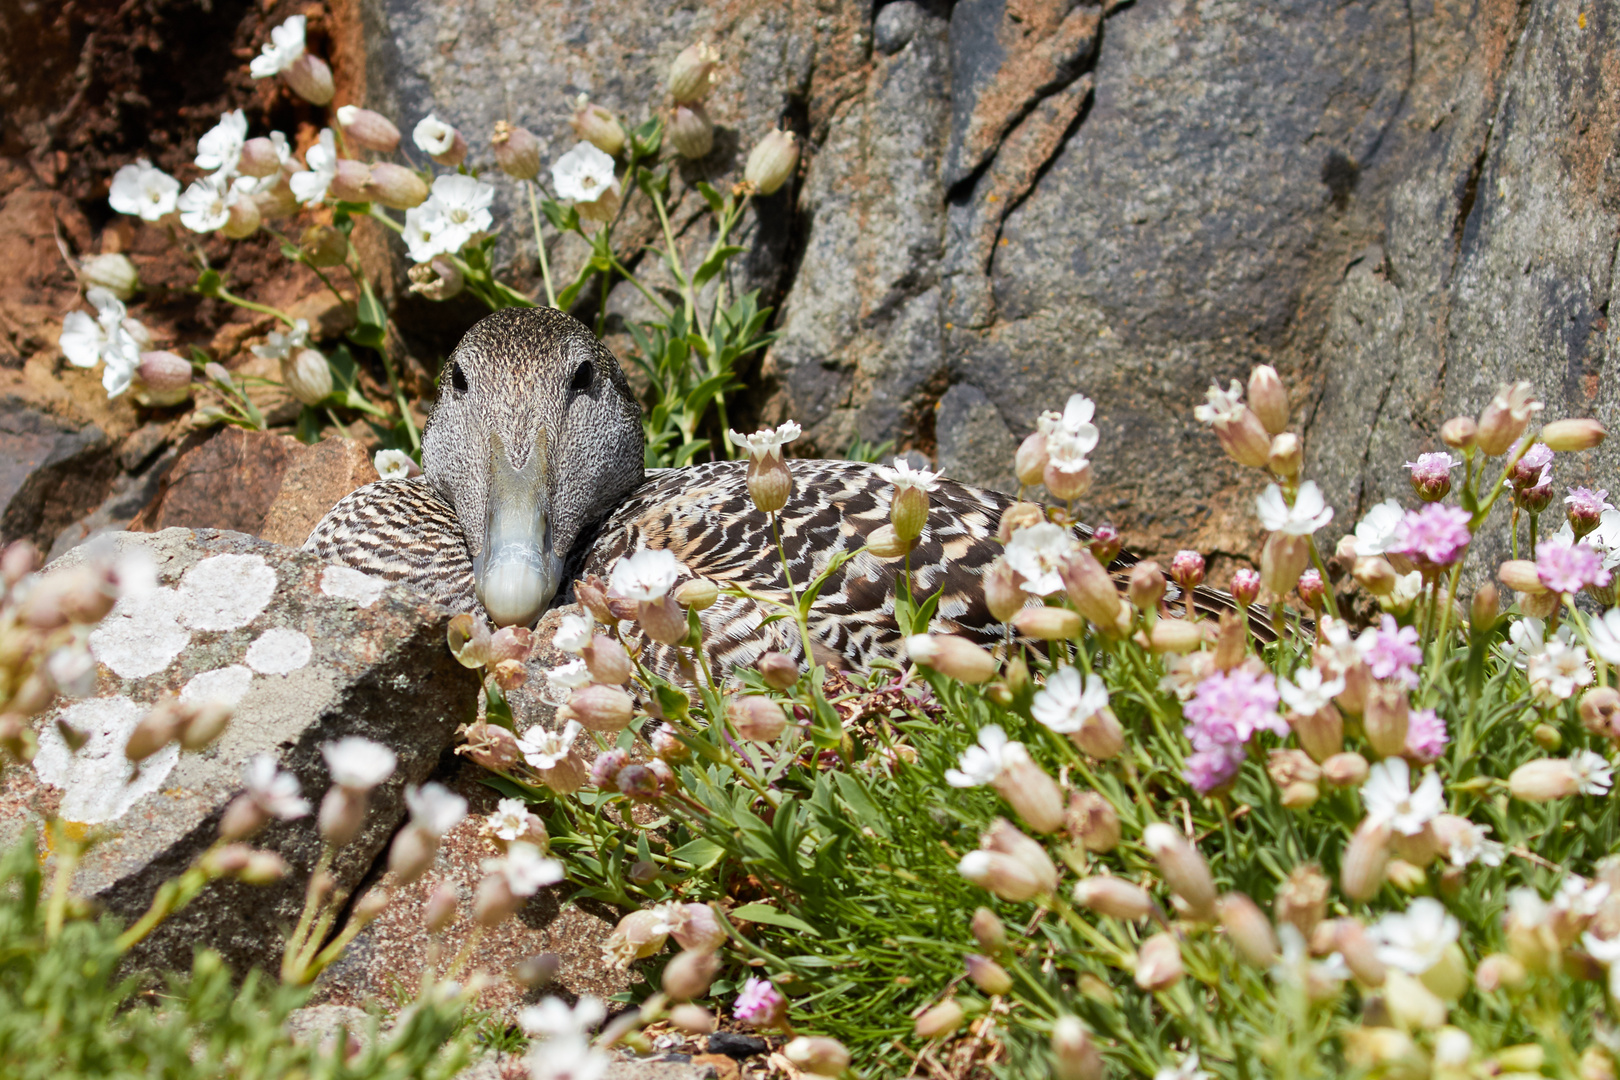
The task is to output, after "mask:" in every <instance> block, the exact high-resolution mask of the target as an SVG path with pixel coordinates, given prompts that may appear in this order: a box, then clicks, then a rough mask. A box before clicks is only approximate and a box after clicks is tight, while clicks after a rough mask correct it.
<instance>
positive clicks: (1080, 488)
mask: <svg viewBox="0 0 1620 1080" xmlns="http://www.w3.org/2000/svg"><path fill="white" fill-rule="evenodd" d="M1091 479H1092V477H1091V463H1090V462H1089V461H1088V462H1085V463H1084V464H1082V465H1081V466H1080V467H1079V468H1078V469H1072V470H1071V469H1060V468H1058V466H1057V464H1056V463H1055V462H1051V461H1048V462H1047V463H1046V471H1045V472H1043V473H1041V482H1042V483H1044V484H1045V485H1046V490H1047V491H1049V492H1051V494H1052V497H1053V498H1054V499H1057V500H1058V501H1060V502H1072V501H1074V500H1075V499H1078V498H1079V497H1080V496H1082V495H1084V494H1085V493H1086V492H1088V491H1090V490H1091Z"/></svg>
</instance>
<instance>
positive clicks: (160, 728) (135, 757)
mask: <svg viewBox="0 0 1620 1080" xmlns="http://www.w3.org/2000/svg"><path fill="white" fill-rule="evenodd" d="M179 704H180V703H179V702H178V701H176V700H175V699H173V698H168V699H165V700H164V701H161V702H159V703H158V704H157V706H155V707H154V708H153V709H152V711H151V712H149V713H147V714H146V715H145V716H144V717H142V719H141V722H140V723H138V724H136V725H135V730H134V731H131V732H130V733H129V739H128V740H127V741H126V742H125V743H124V756H125V757H126V758H128V759H129V760H130V761H135V762H140V761H145V760H146V759H147V758H149V757H151V756H152V755H153V754H155V753H157V752H158V751H159V750H161V749H163V748H164V747H165V746H168V745H169V744H170V743H172V742H174V741H175V740H176V739H178V738H179V737H180V729H181V725H182V724H183V723H184V719H185V718H184V716H183V714H182V713H181V711H180V708H179Z"/></svg>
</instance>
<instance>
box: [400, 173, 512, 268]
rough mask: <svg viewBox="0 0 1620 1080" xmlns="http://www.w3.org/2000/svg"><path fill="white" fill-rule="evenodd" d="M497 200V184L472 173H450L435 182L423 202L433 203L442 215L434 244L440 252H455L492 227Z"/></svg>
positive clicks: (439, 214) (430, 204)
mask: <svg viewBox="0 0 1620 1080" xmlns="http://www.w3.org/2000/svg"><path fill="white" fill-rule="evenodd" d="M494 201H495V188H494V186H493V185H490V184H486V183H484V182H482V181H480V180H474V179H473V178H472V177H470V176H463V175H461V174H460V173H450V174H448V175H445V176H441V177H439V178H438V179H437V180H435V181H433V194H432V195H431V196H429V198H428V201H427V202H425V203H423V204H422V205H423V206H431V207H432V213H433V214H435V215H437V217H438V218H439V227H438V228H437V229H436V230H435V231H434V243H436V244H437V245H438V247H439V251H440V253H441V254H447V255H448V254H454V253H455V252H457V251H460V250H461V249H462V248H463V247H465V246H466V245H467V243H468V241H470V240H472V238H473V237H475V236H477V235H478V234H479V233H481V232H484V231H485V230H487V229H489V228H491V227H492V226H493V225H494V224H495V219H494V217H493V216H491V214H490V212H489V207H490V204H491V203H492V202H494ZM417 209H421V207H418V208H417ZM413 258H414V256H413Z"/></svg>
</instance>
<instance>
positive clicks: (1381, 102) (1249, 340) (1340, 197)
mask: <svg viewBox="0 0 1620 1080" xmlns="http://www.w3.org/2000/svg"><path fill="white" fill-rule="evenodd" d="M362 6H363V9H364V11H365V12H366V14H367V18H368V19H370V20H371V21H370V22H369V23H368V24H367V25H368V27H371V28H372V29H377V30H379V31H380V33H379V34H378V35H377V37H376V44H374V45H372V46H370V48H369V51H368V54H367V64H368V67H367V72H366V82H367V92H368V93H369V94H371V95H372V97H373V98H374V99H375V100H377V101H379V102H382V103H383V104H384V105H387V106H393V107H397V108H399V109H400V110H401V116H400V119H401V121H402V122H403V123H406V124H409V123H414V121H415V119H416V118H417V117H418V116H419V115H421V114H425V113H426V112H427V111H428V110H429V109H438V110H440V112H441V114H442V115H444V114H448V115H450V116H452V117H453V118H454V119H455V120H456V121H457V122H459V123H462V124H463V125H465V126H466V128H467V130H468V131H469V137H470V138H471V139H472V140H473V142H474V143H475V145H476V144H477V143H478V141H479V140H480V139H482V138H483V137H485V136H486V135H487V129H488V128H489V127H490V126H491V125H492V124H493V122H494V120H495V119H496V118H499V117H505V116H508V115H509V116H510V117H511V118H512V119H514V120H518V121H520V122H524V123H527V124H529V125H530V126H531V127H534V128H535V129H536V130H537V131H538V132H539V133H540V134H541V135H542V138H543V139H544V140H546V141H547V157H548V159H549V158H550V157H552V156H555V154H557V153H559V152H560V151H561V150H562V149H564V148H566V146H567V145H569V144H570V143H571V141H572V139H571V136H570V135H569V134H568V132H567V129H566V127H564V126H563V125H562V122H561V121H562V118H563V115H564V106H563V105H560V104H555V103H556V102H558V101H560V100H562V99H564V98H565V97H566V96H567V95H569V94H574V93H577V92H581V91H584V92H589V93H590V94H591V95H592V96H593V98H595V99H596V100H599V101H601V102H602V103H603V104H606V105H608V106H609V107H610V108H613V109H616V110H619V111H621V112H625V113H628V114H629V115H630V117H631V118H632V119H640V118H641V117H643V116H645V115H647V112H648V108H649V106H648V102H649V100H650V99H652V100H656V99H658V98H659V94H660V90H659V82H660V79H661V78H662V74H663V72H664V70H665V67H666V65H667V63H668V61H669V59H670V58H671V57H672V56H673V54H674V52H675V51H676V50H677V49H678V48H679V47H680V46H682V45H683V44H685V43H687V42H689V41H692V40H698V39H703V40H708V41H711V42H713V43H714V44H716V45H717V46H718V47H719V48H720V51H721V52H722V54H723V56H724V59H725V65H726V66H725V68H724V70H723V72H722V76H721V79H720V81H719V82H718V84H717V86H716V88H715V90H714V92H713V95H712V97H711V112H712V113H713V114H714V115H715V116H716V118H717V119H718V120H719V121H720V123H721V124H722V127H729V128H731V129H732V130H733V131H734V132H735V137H736V139H740V140H741V141H742V142H743V143H744V144H746V143H747V142H748V141H749V140H750V139H751V138H753V137H756V136H757V133H758V130H759V129H761V128H762V127H763V126H765V125H767V124H768V123H769V122H771V121H772V120H774V119H776V118H777V117H778V116H780V117H782V118H783V119H784V120H785V121H786V122H787V123H789V124H790V125H792V126H794V127H795V128H797V129H798V130H799V131H800V132H801V133H802V134H804V135H806V136H808V139H809V153H808V158H809V163H808V165H807V167H806V170H805V172H804V175H803V179H802V181H801V183H800V185H799V188H798V190H797V193H796V196H795V200H794V202H793V204H792V205H791V207H790V205H789V203H787V202H785V201H769V202H767V203H765V204H764V205H761V206H760V207H758V208H757V221H758V224H759V227H758V229H757V231H756V232H754V233H749V234H748V237H751V239H749V238H745V239H744V241H743V242H744V243H753V244H756V245H759V244H761V243H763V242H764V241H763V240H762V239H761V238H762V237H763V236H764V234H765V233H766V232H769V231H771V230H773V229H774V230H778V231H780V230H781V229H782V228H784V227H785V228H786V229H787V230H788V231H789V233H790V234H791V241H790V243H789V248H788V250H789V258H788V263H787V266H786V276H784V277H783V278H781V279H780V286H781V287H782V289H784V290H785V295H784V296H783V301H782V306H781V310H780V313H779V317H778V329H779V330H780V331H781V336H780V338H779V340H778V341H777V342H776V343H775V344H774V346H773V347H772V348H771V350H770V353H769V355H768V357H767V359H766V361H765V364H764V368H763V376H764V380H765V385H766V387H767V388H768V389H771V390H772V391H773V392H774V395H775V396H774V397H773V398H771V399H770V400H769V401H768V402H767V403H766V404H765V405H764V407H763V410H762V411H763V414H764V415H765V417H766V418H767V419H777V418H782V417H788V416H791V417H793V418H795V419H798V420H799V421H800V422H802V423H804V424H805V426H806V429H807V432H806V435H807V437H806V440H805V443H804V444H801V445H805V446H806V452H811V451H814V452H820V453H827V454H837V453H840V452H842V451H843V449H844V448H845V447H846V446H848V445H849V444H850V443H851V442H852V441H853V440H855V439H857V438H860V439H865V440H869V441H873V442H877V441H882V440H884V439H889V438H894V439H897V440H898V444H899V447H900V448H901V449H907V448H913V447H914V448H918V449H921V450H923V451H924V452H925V453H928V454H930V455H933V456H935V457H936V459H937V460H938V462H939V464H940V465H941V466H942V467H943V468H944V469H945V470H946V471H947V472H949V473H953V474H955V475H958V476H959V477H961V478H962V479H967V480H973V481H978V482H982V483H1000V484H1006V483H1008V481H1009V480H1010V475H1009V474H1010V469H1008V468H1006V467H1005V465H997V464H996V462H997V461H1005V459H1006V458H1007V457H1008V456H1009V452H1008V450H1007V448H1008V447H1010V446H1013V445H1016V440H1017V439H1019V438H1021V437H1022V436H1023V435H1024V434H1026V433H1027V432H1028V431H1030V430H1031V429H1032V428H1033V426H1034V422H1035V418H1036V416H1037V415H1038V414H1039V412H1040V411H1041V410H1043V409H1046V408H1052V407H1057V406H1060V405H1061V403H1062V401H1063V399H1064V397H1065V396H1066V395H1067V394H1068V393H1071V392H1074V391H1083V392H1085V393H1087V394H1089V395H1090V396H1092V397H1093V398H1095V399H1096V400H1097V403H1098V410H1097V411H1098V420H1099V423H1100V425H1101V427H1102V429H1103V432H1104V441H1103V443H1102V445H1101V446H1100V448H1099V450H1098V452H1097V455H1096V458H1097V462H1098V465H1097V470H1096V471H1097V478H1098V479H1097V487H1096V489H1095V490H1094V491H1093V492H1092V494H1091V495H1090V496H1088V499H1087V505H1086V507H1085V509H1086V511H1087V512H1088V513H1089V514H1090V515H1091V516H1093V517H1098V518H1111V519H1112V520H1113V521H1114V522H1115V523H1116V524H1118V525H1120V526H1121V527H1122V529H1123V530H1124V531H1125V533H1126V535H1127V538H1128V539H1129V540H1130V541H1131V542H1132V544H1133V545H1134V546H1136V547H1138V548H1139V549H1142V550H1145V551H1148V552H1152V551H1163V550H1167V549H1172V548H1176V547H1181V546H1195V547H1201V548H1203V549H1205V550H1220V549H1224V550H1234V551H1248V550H1252V549H1253V548H1254V546H1255V541H1256V540H1257V539H1258V536H1259V527H1258V524H1257V523H1256V522H1255V520H1254V518H1253V515H1252V513H1250V510H1249V504H1250V500H1249V499H1248V498H1247V497H1246V496H1247V495H1248V494H1252V490H1253V488H1254V487H1256V486H1257V483H1258V477H1257V476H1255V475H1253V474H1243V473H1240V471H1239V470H1238V469H1236V467H1234V466H1231V465H1230V464H1229V463H1227V462H1226V461H1225V460H1224V459H1223V458H1222V457H1221V456H1220V455H1219V453H1218V451H1217V450H1216V447H1215V442H1214V440H1213V438H1212V437H1211V436H1210V435H1209V433H1208V432H1207V431H1205V430H1203V429H1201V428H1200V426H1199V425H1197V424H1196V423H1195V422H1194V420H1193V418H1192V407H1193V405H1195V404H1196V403H1197V402H1198V401H1199V400H1200V399H1201V397H1202V393H1203V390H1204V389H1205V388H1206V387H1207V386H1208V385H1209V384H1210V382H1211V381H1214V380H1221V381H1222V382H1224V381H1225V380H1227V379H1229V378H1232V377H1241V376H1242V375H1243V374H1244V373H1245V372H1246V371H1247V369H1248V368H1249V367H1250V366H1252V365H1253V364H1255V363H1257V362H1268V363H1272V364H1274V365H1275V366H1277V367H1278V368H1279V369H1280V370H1281V371H1282V372H1283V374H1284V376H1285V378H1286V379H1287V380H1288V381H1289V383H1290V385H1291V387H1292V388H1293V390H1294V396H1295V405H1296V416H1295V419H1296V423H1297V424H1298V425H1299V426H1300V427H1302V428H1303V430H1304V433H1305V435H1306V445H1307V448H1308V455H1309V467H1310V469H1311V471H1312V473H1313V474H1314V475H1315V476H1316V477H1317V478H1318V479H1319V480H1320V481H1321V482H1322V483H1323V484H1324V486H1325V487H1326V488H1327V490H1328V493H1329V497H1330V499H1331V501H1332V502H1333V503H1334V504H1335V505H1336V506H1337V508H1338V510H1339V519H1338V521H1337V522H1336V523H1335V526H1334V528H1335V529H1337V528H1341V527H1345V526H1348V525H1349V524H1351V523H1353V522H1354V520H1355V518H1356V517H1357V516H1358V515H1359V513H1360V512H1362V511H1363V510H1365V509H1366V507H1368V506H1369V505H1371V503H1373V502H1375V501H1378V500H1379V499H1382V498H1384V497H1387V496H1389V495H1404V492H1403V491H1402V487H1403V485H1404V483H1405V481H1404V478H1403V476H1402V475H1401V470H1400V466H1401V463H1402V462H1404V461H1405V460H1408V459H1409V458H1410V457H1412V456H1413V455H1414V454H1416V453H1418V452H1420V451H1424V450H1431V449H1435V448H1436V438H1435V434H1436V432H1437V430H1438V427H1439V424H1440V422H1441V421H1443V420H1444V419H1445V418H1446V417H1447V416H1449V415H1452V414H1454V413H1459V412H1468V413H1474V412H1477V411H1478V409H1479V408H1480V407H1481V406H1482V405H1483V404H1484V401H1485V399H1486V398H1487V396H1488V395H1489V393H1490V392H1491V391H1492V390H1493V389H1494V387H1495V386H1496V384H1497V383H1498V381H1500V380H1502V379H1507V378H1528V379H1530V380H1532V381H1533V382H1534V383H1535V384H1536V385H1537V387H1538V389H1539V390H1540V391H1541V393H1542V394H1543V395H1544V397H1545V398H1546V400H1547V403H1548V411H1547V413H1546V415H1547V416H1548V417H1553V416H1569V415H1596V416H1597V417H1598V418H1599V419H1602V420H1604V421H1605V422H1608V423H1609V424H1610V425H1611V426H1614V422H1615V420H1616V416H1615V401H1616V395H1617V393H1620V392H1617V391H1616V390H1615V389H1614V387H1613V386H1612V385H1611V384H1612V383H1613V378H1612V376H1609V375H1608V373H1607V370H1606V364H1607V361H1608V358H1609V356H1610V353H1611V349H1612V348H1613V347H1614V345H1615V343H1616V332H1615V331H1614V330H1613V329H1612V328H1611V327H1610V325H1609V317H1608V302H1609V298H1610V296H1611V293H1612V290H1613V288H1614V282H1613V273H1612V268H1613V264H1614V261H1615V252H1616V237H1617V233H1620V220H1617V213H1620V211H1617V209H1616V208H1617V206H1620V191H1617V186H1616V185H1617V180H1620V177H1617V175H1616V172H1617V169H1616V162H1617V157H1616V154H1617V144H1616V143H1617V137H1620V107H1617V106H1616V105H1615V104H1614V103H1615V101H1616V100H1617V96H1616V85H1615V84H1616V81H1617V80H1620V74H1617V72H1620V45H1617V44H1616V42H1617V40H1620V38H1617V37H1616V31H1617V30H1620V4H1616V3H1615V2H1614V0H1603V2H1600V3H1587V4H1577V3H1575V2H1574V0H1552V2H1549V3H1546V4H1537V5H1531V4H1528V3H1515V2H1513V0H1469V2H1460V0H1458V2H1452V0H1440V2H1437V3H1432V4H1418V5H1412V4H1407V3H1404V2H1403V0H1353V2H1350V3H1345V4H1340V5H1335V6H1331V7H1328V8H1324V7H1323V6H1322V5H1321V4H1317V3H1312V2H1310V0H1272V2H1268V3H1264V4H1253V3H1244V2H1241V0H1203V2H1198V3H1194V2H1192V0H1136V2H1134V3H1129V2H1127V3H1114V2H1108V3H1092V2H1086V0H1080V2H1076V0H958V2H957V3H955V4H948V3H944V2H923V0H890V2H887V3H876V4H872V5H870V6H868V5H863V4H845V5H832V4H812V3H808V2H795V3H790V4H783V5H767V6H765V7H763V8H762V7H760V6H759V5H735V4H731V3H728V2H723V0H703V2H699V3H694V4H687V5H680V6H678V7H663V6H656V7H649V6H647V5H644V4H642V3H640V2H638V0H616V2H613V3H608V4H604V5H596V6H593V7H592V8H590V9H589V11H586V10H584V9H578V8H566V7H565V8H558V9H555V12H553V13H549V14H546V15H543V16H529V15H524V16H523V17H522V18H518V17H517V16H515V15H514V16H512V17H510V18H508V17H507V16H505V15H497V16H495V17H493V19H492V20H487V21H479V22H478V23H477V25H476V26H474V25H472V24H471V23H469V22H468V21H467V20H464V19H462V18H461V17H460V14H459V9H449V8H444V7H442V6H439V5H429V4H423V3H418V2H415V0H366V3H364V4H363V5H362ZM549 10H550V9H548V11H549ZM503 20H504V21H503ZM727 145H728V146H729V145H730V144H729V143H728V144H727ZM737 165H738V160H737V157H736V155H735V154H732V153H731V152H730V151H724V152H721V151H717V153H716V155H715V156H714V158H713V160H712V161H710V162H705V163H703V166H704V175H708V176H710V177H711V178H713V179H716V180H717V181H718V180H723V179H728V178H731V177H734V176H735V173H736V168H737ZM506 220H507V221H508V229H509V231H511V232H514V233H516V232H521V228H522V224H523V222H522V219H521V217H511V216H508V218H507V219H506ZM750 258H753V256H752V255H750ZM625 310H626V311H628V310H629V309H628V308H626V309H625ZM1615 455H1620V449H1617V450H1613V451H1607V450H1606V451H1603V452H1601V453H1600V454H1598V455H1596V456H1594V457H1592V458H1591V459H1590V460H1588V461H1586V462H1584V463H1583V464H1582V465H1581V466H1580V468H1579V470H1573V471H1568V472H1567V475H1566V474H1561V475H1560V476H1559V479H1560V481H1561V482H1562V481H1568V482H1571V483H1577V482H1584V481H1587V480H1601V478H1602V477H1603V476H1604V475H1607V473H1608V472H1609V470H1610V469H1611V468H1612V466H1613V464H1614V463H1615V462H1616V460H1620V458H1617V457H1616V456H1615Z"/></svg>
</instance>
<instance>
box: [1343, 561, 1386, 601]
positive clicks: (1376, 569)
mask: <svg viewBox="0 0 1620 1080" xmlns="http://www.w3.org/2000/svg"><path fill="white" fill-rule="evenodd" d="M1350 576H1351V577H1353V578H1355V579H1356V581H1357V582H1359V583H1360V585H1361V587H1362V588H1364V589H1366V590H1367V591H1368V592H1370V593H1372V594H1373V595H1374V596H1388V595H1389V594H1390V593H1392V592H1394V591H1395V581H1396V574H1395V568H1394V567H1393V566H1391V565H1389V560H1388V559H1385V558H1383V557H1381V556H1377V555H1374V556H1371V557H1368V558H1358V559H1357V560H1356V561H1355V562H1354V563H1353V564H1351V567H1350Z"/></svg>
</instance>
